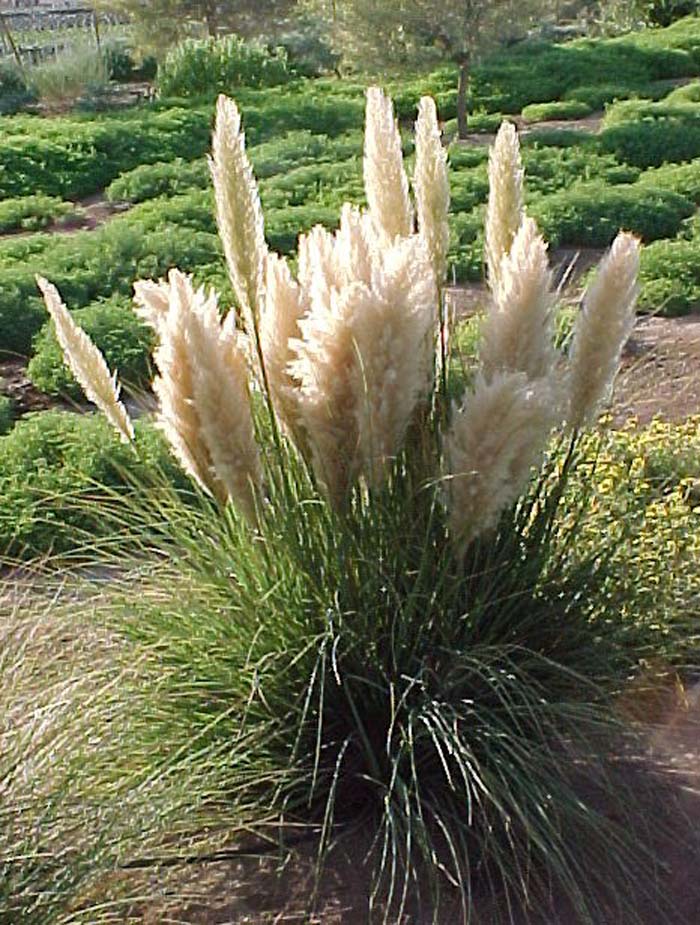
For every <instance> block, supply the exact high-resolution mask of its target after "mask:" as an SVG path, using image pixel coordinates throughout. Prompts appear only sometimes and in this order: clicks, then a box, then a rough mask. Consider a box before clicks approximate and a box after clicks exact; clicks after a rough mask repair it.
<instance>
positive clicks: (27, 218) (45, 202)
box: [0, 195, 76, 234]
mask: <svg viewBox="0 0 700 925" xmlns="http://www.w3.org/2000/svg"><path fill="white" fill-rule="evenodd" d="M75 211H76V210H75V206H74V205H73V203H72V202H64V201H63V200H62V199H59V198H58V197H57V196H44V195H38V196H24V197H22V198H19V199H5V200H2V201H0V234H6V233H7V232H9V231H39V229H41V228H46V227H48V226H49V225H51V224H53V223H54V222H55V221H56V220H58V219H60V218H66V217H67V216H69V215H74V214H75Z"/></svg>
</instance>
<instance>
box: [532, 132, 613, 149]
mask: <svg viewBox="0 0 700 925" xmlns="http://www.w3.org/2000/svg"><path fill="white" fill-rule="evenodd" d="M522 145H523V148H524V149H525V148H530V147H535V146H537V147H548V148H574V147H581V148H591V149H595V148H597V138H596V136H595V135H593V134H592V132H587V131H585V129H577V128H533V129H531V130H530V131H529V132H528V133H527V134H526V135H523V139H522Z"/></svg>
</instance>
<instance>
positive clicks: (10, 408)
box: [0, 395, 15, 437]
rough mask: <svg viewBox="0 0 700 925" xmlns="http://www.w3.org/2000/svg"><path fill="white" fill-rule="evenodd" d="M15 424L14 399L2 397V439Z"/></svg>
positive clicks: (6, 396) (0, 403)
mask: <svg viewBox="0 0 700 925" xmlns="http://www.w3.org/2000/svg"><path fill="white" fill-rule="evenodd" d="M14 423H15V411H14V404H13V402H12V399H11V398H10V397H9V396H8V395H0V437H4V436H5V434H8V433H9V432H10V431H11V430H12V428H13V426H14Z"/></svg>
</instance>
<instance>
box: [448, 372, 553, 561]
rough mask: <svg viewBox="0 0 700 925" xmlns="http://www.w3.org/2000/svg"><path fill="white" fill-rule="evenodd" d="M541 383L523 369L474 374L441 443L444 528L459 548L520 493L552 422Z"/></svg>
mask: <svg viewBox="0 0 700 925" xmlns="http://www.w3.org/2000/svg"><path fill="white" fill-rule="evenodd" d="M552 405H553V402H552V397H551V393H550V390H549V387H548V385H547V383H546V382H545V381H543V380H540V381H538V382H536V383H533V382H528V380H527V377H526V376H525V374H524V373H510V372H509V373H497V374H496V375H495V376H494V377H493V380H492V381H491V382H487V381H486V380H485V379H484V378H483V377H482V376H478V377H477V380H476V383H475V387H474V392H473V394H472V395H471V396H470V397H469V398H468V400H467V403H466V405H465V406H464V407H463V408H462V409H461V410H459V411H457V412H456V413H455V415H454V418H453V421H452V425H451V427H450V430H449V432H448V434H447V437H446V441H445V451H446V457H447V466H448V480H447V493H448V501H449V526H450V531H451V533H452V536H453V537H454V539H455V541H456V542H457V543H458V545H459V547H460V548H461V549H462V550H464V549H465V548H466V546H467V545H468V544H469V543H470V542H471V541H472V540H473V539H475V538H476V537H477V536H479V535H480V534H481V533H483V532H485V531H487V530H490V529H492V528H494V527H495V526H496V525H497V524H498V519H499V516H500V514H501V512H502V511H503V510H504V508H506V507H507V506H508V505H509V504H512V503H513V502H514V501H515V500H516V498H517V497H518V495H519V494H520V493H521V492H522V490H523V489H524V487H525V485H526V484H527V480H528V478H529V475H530V471H531V468H532V467H533V466H534V465H536V464H537V462H538V460H539V458H540V456H541V454H542V451H543V449H544V446H545V443H546V440H547V437H548V434H549V432H550V430H551V428H552V426H553V424H554V418H553V411H552Z"/></svg>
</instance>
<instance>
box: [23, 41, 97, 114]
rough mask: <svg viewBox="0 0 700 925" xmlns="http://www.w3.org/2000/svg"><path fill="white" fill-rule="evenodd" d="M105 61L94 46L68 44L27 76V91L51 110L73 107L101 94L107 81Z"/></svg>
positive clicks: (82, 43)
mask: <svg viewBox="0 0 700 925" xmlns="http://www.w3.org/2000/svg"><path fill="white" fill-rule="evenodd" d="M109 77H110V75H109V67H108V63H107V60H106V58H105V57H104V56H103V55H102V53H101V51H100V50H99V49H98V48H96V47H95V45H94V44H88V43H86V42H81V43H77V44H75V43H74V44H71V45H69V46H68V47H67V48H65V49H63V50H62V51H58V52H57V53H56V55H55V56H54V57H53V58H52V59H50V60H48V61H45V62H42V63H41V64H36V65H34V66H33V67H32V68H31V69H30V70H29V71H28V74H27V84H28V86H29V88H30V90H31V91H32V92H33V93H34V94H35V95H36V96H37V97H38V98H39V99H40V100H41V101H42V103H46V104H48V105H50V106H56V105H59V104H60V105H65V104H67V103H74V102H75V101H76V100H78V99H79V98H81V97H89V96H94V95H95V94H99V93H101V92H103V91H104V89H105V88H106V86H107V83H108V81H109Z"/></svg>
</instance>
